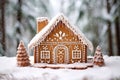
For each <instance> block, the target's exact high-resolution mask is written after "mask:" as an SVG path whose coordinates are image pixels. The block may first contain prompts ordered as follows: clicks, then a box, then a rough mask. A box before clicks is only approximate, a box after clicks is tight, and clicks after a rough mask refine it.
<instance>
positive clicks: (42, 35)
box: [28, 13, 93, 52]
mask: <svg viewBox="0 0 120 80" xmlns="http://www.w3.org/2000/svg"><path fill="white" fill-rule="evenodd" d="M59 21H62V22H63V23H64V24H65V25H66V26H67V27H68V28H69V29H70V30H72V31H73V32H74V34H75V35H77V36H78V38H79V39H80V40H82V42H83V44H85V45H87V46H88V48H89V49H90V50H91V52H92V51H93V45H92V43H91V41H89V40H88V39H87V38H86V37H85V35H84V34H83V33H82V32H81V31H80V30H79V29H78V28H77V27H75V26H72V25H71V24H70V23H69V21H68V19H67V18H66V17H65V16H64V15H63V14H62V13H59V14H58V15H56V16H55V17H54V18H52V20H51V21H50V22H49V23H48V25H47V26H45V27H44V28H43V29H42V30H41V31H40V32H39V33H38V34H36V35H35V37H33V39H32V40H31V41H30V43H29V44H28V48H32V47H35V46H37V45H38V44H40V42H42V41H43V40H44V39H45V38H46V36H47V35H48V34H49V33H50V32H51V31H52V30H53V29H54V28H55V26H56V25H57V23H58V22H59Z"/></svg>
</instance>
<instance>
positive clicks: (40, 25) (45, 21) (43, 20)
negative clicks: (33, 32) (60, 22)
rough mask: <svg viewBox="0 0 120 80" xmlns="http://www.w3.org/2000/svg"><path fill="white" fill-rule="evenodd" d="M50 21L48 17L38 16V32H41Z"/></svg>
mask: <svg viewBox="0 0 120 80" xmlns="http://www.w3.org/2000/svg"><path fill="white" fill-rule="evenodd" d="M48 22H49V19H48V18H47V17H39V18H37V33H39V32H40V31H41V30H42V29H43V28H44V27H45V26H46V25H47V24H48Z"/></svg>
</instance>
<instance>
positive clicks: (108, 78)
mask: <svg viewBox="0 0 120 80" xmlns="http://www.w3.org/2000/svg"><path fill="white" fill-rule="evenodd" d="M104 59H105V66H103V67H98V66H94V67H93V68H88V69H86V70H72V69H50V68H46V69H42V68H34V67H17V66H16V58H15V57H12V58H8V57H0V80H114V79H115V80H116V79H117V80H119V79H120V69H119V67H120V57H118V56H114V57H108V56H104ZM30 60H31V63H33V62H32V61H33V57H30Z"/></svg>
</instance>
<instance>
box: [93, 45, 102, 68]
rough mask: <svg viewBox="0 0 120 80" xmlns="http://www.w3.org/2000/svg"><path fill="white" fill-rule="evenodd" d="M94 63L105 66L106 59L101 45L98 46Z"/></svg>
mask: <svg viewBox="0 0 120 80" xmlns="http://www.w3.org/2000/svg"><path fill="white" fill-rule="evenodd" d="M93 63H94V64H95V65H98V66H103V65H104V59H103V55H102V52H101V47H100V46H97V48H96V51H95V55H94V62H93Z"/></svg>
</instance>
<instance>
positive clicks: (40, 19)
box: [36, 17, 49, 22]
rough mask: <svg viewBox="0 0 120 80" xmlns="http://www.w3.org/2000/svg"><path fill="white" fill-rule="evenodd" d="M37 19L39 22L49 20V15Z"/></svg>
mask: <svg viewBox="0 0 120 80" xmlns="http://www.w3.org/2000/svg"><path fill="white" fill-rule="evenodd" d="M36 19H37V22H42V21H45V20H48V21H49V19H48V18H47V17H38V18H36Z"/></svg>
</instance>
